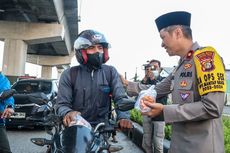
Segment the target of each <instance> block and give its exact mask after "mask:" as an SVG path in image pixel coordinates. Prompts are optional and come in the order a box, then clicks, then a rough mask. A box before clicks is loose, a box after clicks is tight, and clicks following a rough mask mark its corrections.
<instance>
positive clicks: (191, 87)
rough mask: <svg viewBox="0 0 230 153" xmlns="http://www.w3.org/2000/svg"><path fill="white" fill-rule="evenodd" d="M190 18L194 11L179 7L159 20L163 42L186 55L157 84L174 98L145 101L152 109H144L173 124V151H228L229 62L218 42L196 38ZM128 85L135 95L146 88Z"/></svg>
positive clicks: (172, 51)
mask: <svg viewBox="0 0 230 153" xmlns="http://www.w3.org/2000/svg"><path fill="white" fill-rule="evenodd" d="M190 18H191V14H190V13H188V12H184V11H177V12H170V13H167V14H164V15H162V16H160V17H158V18H157V19H156V20H155V22H156V25H157V28H158V31H159V33H160V37H161V39H162V45H161V46H162V47H163V48H165V50H166V52H167V53H168V54H169V56H175V55H177V56H180V61H179V64H178V66H177V67H176V68H175V70H174V71H173V72H172V73H171V74H170V75H169V76H168V77H166V78H165V79H164V80H163V81H162V82H160V83H159V84H157V85H156V86H155V90H156V91H157V98H159V97H162V96H165V95H167V94H169V93H171V94H172V102H173V104H172V105H163V104H161V103H150V102H148V101H144V104H146V105H147V106H149V107H150V108H152V109H151V111H149V112H147V113H143V115H147V116H149V117H152V118H153V119H154V118H155V119H156V117H158V119H159V116H161V117H162V119H164V121H165V122H166V123H171V124H172V139H171V144H170V149H169V153H224V137H223V127H222V121H221V114H222V111H223V107H224V97H225V91H226V76H225V68H224V64H223V61H222V58H221V57H220V55H219V54H218V52H217V51H216V50H215V49H214V48H213V47H211V46H207V47H201V46H199V45H198V43H197V42H193V39H192V30H191V28H190ZM126 83H127V82H126ZM126 85H127V92H129V93H132V94H133V95H134V94H136V93H138V92H140V91H141V90H143V89H146V86H144V85H141V84H138V83H134V82H128V84H126Z"/></svg>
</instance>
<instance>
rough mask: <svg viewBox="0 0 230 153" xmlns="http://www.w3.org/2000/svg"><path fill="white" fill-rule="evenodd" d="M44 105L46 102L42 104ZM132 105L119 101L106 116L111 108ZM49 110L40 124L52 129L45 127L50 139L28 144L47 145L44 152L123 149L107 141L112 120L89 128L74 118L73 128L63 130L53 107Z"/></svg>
mask: <svg viewBox="0 0 230 153" xmlns="http://www.w3.org/2000/svg"><path fill="white" fill-rule="evenodd" d="M44 103H47V102H46V101H44ZM134 104H135V102H134V101H133V100H131V99H123V101H122V102H121V103H119V104H115V106H114V108H113V109H112V110H111V111H110V112H108V114H109V113H111V112H112V111H113V110H115V109H117V110H120V111H128V110H131V109H132V108H134ZM49 107H50V106H49ZM50 110H51V111H50V112H49V113H48V114H47V115H46V116H45V117H44V119H43V123H42V124H43V125H44V123H46V125H47V126H49V127H50V126H52V127H53V129H48V128H46V132H47V133H48V134H49V135H51V138H50V139H46V138H31V142H32V143H34V144H36V145H38V146H47V152H46V153H110V152H117V151H119V150H122V149H123V147H122V146H119V145H111V144H110V143H109V141H108V139H109V137H110V136H111V134H112V133H113V132H114V131H115V130H116V129H117V128H118V125H117V124H116V122H115V121H113V120H110V119H109V118H107V119H105V121H104V122H101V123H98V124H97V125H96V127H95V128H92V127H91V126H90V124H89V123H88V122H87V121H86V120H84V118H82V117H81V116H80V115H78V116H76V121H75V122H74V123H73V125H71V126H69V127H66V128H64V126H63V124H62V118H61V117H60V116H58V115H57V114H55V111H54V109H53V106H52V107H50ZM30 119H32V118H30Z"/></svg>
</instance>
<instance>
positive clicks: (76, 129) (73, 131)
mask: <svg viewBox="0 0 230 153" xmlns="http://www.w3.org/2000/svg"><path fill="white" fill-rule="evenodd" d="M92 140H93V134H92V132H91V130H90V129H88V128H86V127H85V126H81V125H74V126H70V127H68V128H66V129H65V130H63V133H62V148H63V151H64V152H65V153H86V152H88V150H89V148H90V146H91V143H92Z"/></svg>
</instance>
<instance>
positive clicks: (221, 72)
mask: <svg viewBox="0 0 230 153" xmlns="http://www.w3.org/2000/svg"><path fill="white" fill-rule="evenodd" d="M193 59H194V63H195V66H196V71H197V78H198V90H199V93H200V95H204V94H207V93H209V92H215V91H222V92H225V91H226V76H225V69H224V65H223V61H222V59H221V57H220V56H219V54H218V53H217V52H216V50H215V49H214V48H213V47H210V46H208V47H204V48H201V49H198V50H196V51H195V53H194V55H193Z"/></svg>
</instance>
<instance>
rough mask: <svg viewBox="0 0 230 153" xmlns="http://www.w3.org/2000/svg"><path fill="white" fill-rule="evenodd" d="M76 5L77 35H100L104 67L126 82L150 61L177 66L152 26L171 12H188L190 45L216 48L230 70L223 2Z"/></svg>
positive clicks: (99, 0)
mask: <svg viewBox="0 0 230 153" xmlns="http://www.w3.org/2000/svg"><path fill="white" fill-rule="evenodd" d="M78 3H79V4H78V5H79V15H80V16H81V21H80V22H79V32H81V31H82V30H85V29H95V30H97V31H100V32H102V33H104V34H105V36H106V38H107V39H108V41H109V42H110V44H111V46H112V48H111V49H110V50H109V55H110V60H109V61H108V62H107V64H109V65H114V66H115V67H116V68H117V70H118V71H119V73H121V74H124V73H125V72H127V76H128V79H129V78H132V77H133V76H134V74H135V70H136V68H137V72H138V74H139V75H140V77H142V76H143V70H142V69H141V65H142V64H145V63H146V61H147V60H151V59H152V58H155V59H158V60H160V61H161V62H162V66H164V67H172V66H174V65H177V62H178V59H179V58H178V57H169V56H168V54H167V53H166V52H165V50H164V49H163V48H161V39H160V37H159V33H158V31H157V27H156V25H155V22H154V20H155V19H156V18H157V17H158V16H160V15H162V14H164V13H168V12H171V11H188V12H190V13H191V14H192V20H191V28H192V30H193V39H194V41H197V42H198V43H199V44H200V45H201V46H210V45H211V46H213V47H214V48H216V50H217V51H218V52H219V54H220V55H221V56H222V57H223V58H224V61H225V64H226V66H227V67H228V68H230V60H229V59H228V58H229V57H230V56H229V55H230V49H229V48H230V46H229V41H230V40H229V36H230V22H229V14H230V9H229V4H228V1H227V0H218V1H217V0H202V1H194V0H78ZM0 50H1V45H0ZM0 60H1V61H2V59H1V58H0ZM72 61H73V62H72V65H76V64H78V63H77V62H76V60H75V59H73V60H72ZM26 69H27V72H29V71H28V69H31V66H28V65H27V67H26ZM31 73H32V71H31ZM36 73H38V70H36Z"/></svg>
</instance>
